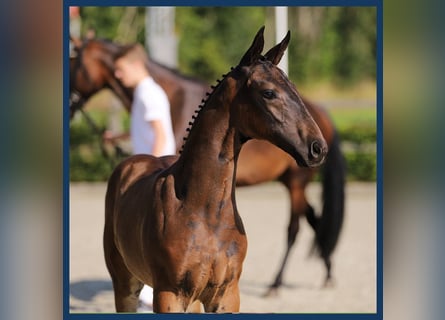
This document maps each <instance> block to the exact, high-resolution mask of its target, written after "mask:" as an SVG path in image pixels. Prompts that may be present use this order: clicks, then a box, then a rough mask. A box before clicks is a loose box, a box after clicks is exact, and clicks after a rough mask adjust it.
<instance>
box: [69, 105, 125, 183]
mask: <svg viewBox="0 0 445 320" xmlns="http://www.w3.org/2000/svg"><path fill="white" fill-rule="evenodd" d="M89 113H90V116H91V117H92V118H93V121H94V122H95V123H97V124H98V126H99V127H100V128H104V127H105V116H106V114H105V113H102V112H89ZM100 142H101V137H100V136H99V135H98V134H97V133H95V132H94V131H93V130H92V128H91V127H90V126H89V125H88V124H87V122H86V121H85V119H84V118H83V117H82V118H80V119H75V120H73V121H72V122H71V123H70V180H71V181H106V180H107V179H108V177H109V176H110V174H111V172H112V168H113V165H114V164H112V163H110V161H109V160H108V159H107V158H106V157H105V156H104V154H103V153H102V151H101V148H100ZM107 152H109V154H110V155H113V154H112V151H108V150H107ZM116 160H117V159H116Z"/></svg>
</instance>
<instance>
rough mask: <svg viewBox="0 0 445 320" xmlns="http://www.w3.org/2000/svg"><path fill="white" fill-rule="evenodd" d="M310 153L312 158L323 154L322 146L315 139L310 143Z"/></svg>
mask: <svg viewBox="0 0 445 320" xmlns="http://www.w3.org/2000/svg"><path fill="white" fill-rule="evenodd" d="M310 155H311V156H312V157H313V158H314V159H318V158H319V157H321V156H322V155H323V147H322V145H321V143H320V142H318V141H317V140H315V141H313V142H312V143H311V148H310Z"/></svg>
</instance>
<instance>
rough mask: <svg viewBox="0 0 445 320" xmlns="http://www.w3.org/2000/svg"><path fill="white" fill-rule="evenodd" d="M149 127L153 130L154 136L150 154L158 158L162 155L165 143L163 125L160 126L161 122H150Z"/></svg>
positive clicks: (165, 137)
mask: <svg viewBox="0 0 445 320" xmlns="http://www.w3.org/2000/svg"><path fill="white" fill-rule="evenodd" d="M150 125H151V127H152V128H153V131H154V136H155V139H154V143H153V150H152V154H153V155H154V156H156V157H160V156H162V155H164V154H163V151H164V149H165V145H166V143H167V135H166V133H165V129H164V125H163V124H162V120H151V121H150Z"/></svg>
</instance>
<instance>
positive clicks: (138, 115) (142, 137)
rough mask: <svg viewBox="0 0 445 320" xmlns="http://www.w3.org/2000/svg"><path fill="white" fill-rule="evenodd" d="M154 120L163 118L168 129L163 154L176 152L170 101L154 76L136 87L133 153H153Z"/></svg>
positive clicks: (132, 109)
mask: <svg viewBox="0 0 445 320" xmlns="http://www.w3.org/2000/svg"><path fill="white" fill-rule="evenodd" d="M152 120H161V121H162V124H163V127H164V129H165V130H166V136H167V141H166V145H165V149H164V151H163V153H162V155H172V154H175V152H176V143H175V137H174V135H173V129H172V123H171V117H170V103H169V101H168V98H167V95H166V93H165V92H164V90H163V89H162V88H161V86H159V85H158V84H157V83H156V82H155V81H154V80H153V78H152V77H147V78H145V79H144V80H142V81H141V82H140V83H139V84H138V85H137V87H136V88H135V90H134V97H133V104H132V106H131V123H130V126H131V129H130V136H131V142H132V144H133V154H139V153H145V154H151V153H152V150H153V143H154V132H153V129H152V127H151V126H150V124H149V121H152Z"/></svg>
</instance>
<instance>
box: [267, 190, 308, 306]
mask: <svg viewBox="0 0 445 320" xmlns="http://www.w3.org/2000/svg"><path fill="white" fill-rule="evenodd" d="M285 185H286V186H287V187H288V190H289V195H290V200H291V213H290V221H289V226H288V228H287V248H286V252H285V254H284V257H283V260H282V262H281V266H280V269H279V270H278V273H277V275H276V276H275V281H274V282H273V283H272V284H271V285H270V287H269V290H268V291H267V292H266V294H265V296H266V297H267V296H273V295H276V294H277V293H278V288H279V287H280V286H281V285H282V283H283V272H284V268H285V267H286V263H287V261H288V258H289V254H290V251H291V249H292V246H293V245H294V244H295V240H296V238H297V233H298V231H299V229H300V215H302V214H304V213H305V212H306V208H307V206H308V204H307V201H306V197H305V195H304V188H302V187H301V185H300V184H295V183H294V184H291V183H285Z"/></svg>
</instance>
